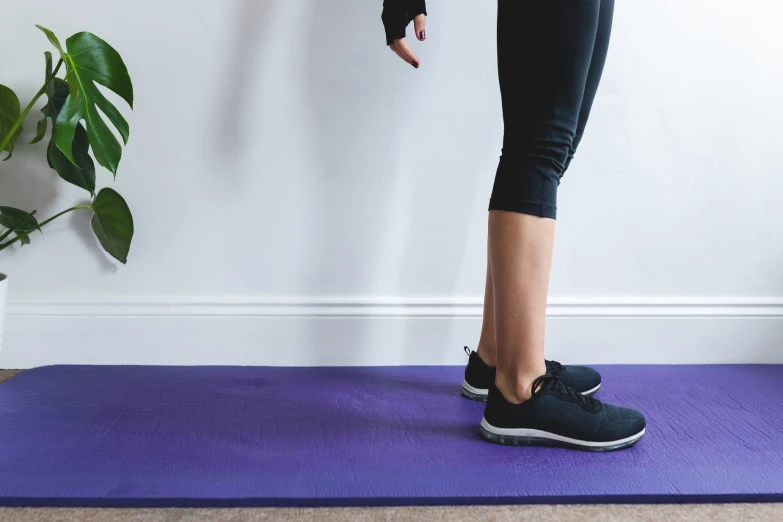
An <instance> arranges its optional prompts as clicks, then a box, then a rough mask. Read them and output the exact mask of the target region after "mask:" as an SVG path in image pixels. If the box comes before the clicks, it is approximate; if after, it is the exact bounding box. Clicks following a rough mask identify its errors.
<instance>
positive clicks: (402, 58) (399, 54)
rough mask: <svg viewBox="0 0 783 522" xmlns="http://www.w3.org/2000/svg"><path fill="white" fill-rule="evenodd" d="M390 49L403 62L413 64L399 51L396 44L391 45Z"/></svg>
mask: <svg viewBox="0 0 783 522" xmlns="http://www.w3.org/2000/svg"><path fill="white" fill-rule="evenodd" d="M389 49H391V50H392V51H393V52H394V53H395V54H396V55H397V56H399V57H400V59H401V60H402V61H404V62H407V63H411V62H409V61H408V59H407V58H405V56H403V54H402V53H401V52H400V51H398V50H397V45H396V44H391V45H390V46H389Z"/></svg>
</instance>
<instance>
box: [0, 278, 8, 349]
mask: <svg viewBox="0 0 783 522" xmlns="http://www.w3.org/2000/svg"><path fill="white" fill-rule="evenodd" d="M7 297H8V276H6V275H5V274H3V273H2V272H0V354H2V353H3V323H4V322H5V301H6V298H7Z"/></svg>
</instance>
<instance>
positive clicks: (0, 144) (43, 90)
mask: <svg viewBox="0 0 783 522" xmlns="http://www.w3.org/2000/svg"><path fill="white" fill-rule="evenodd" d="M62 64H63V59H62V58H60V61H59V62H57V67H55V69H54V71H52V74H51V75H49V77H48V78H46V83H44V85H43V87H41V89H40V90H39V91H38V93H36V95H35V98H33V99H32V101H31V102H30V103H28V104H27V107H25V109H24V112H22V115H21V116H19V119H18V120H16V123H14V126H13V127H11V132H9V133H8V135H6V136H5V137H4V138H2V140H3V141H0V151H4V150H5V148H6V146H8V144H9V143H10V142H11V140H12V139H13V136H14V135H16V131H17V130H19V127H21V126H22V121H24V119H25V117H26V116H27V113H29V112H30V111H31V110H32V109H33V105H35V102H37V101H38V98H40V97H41V96H43V95H44V94H45V93H46V90H47V89H48V88H49V83H50V82H51V81H52V80H54V77H55V76H57V71H59V70H60V67H61V66H62ZM0 246H2V245H0Z"/></svg>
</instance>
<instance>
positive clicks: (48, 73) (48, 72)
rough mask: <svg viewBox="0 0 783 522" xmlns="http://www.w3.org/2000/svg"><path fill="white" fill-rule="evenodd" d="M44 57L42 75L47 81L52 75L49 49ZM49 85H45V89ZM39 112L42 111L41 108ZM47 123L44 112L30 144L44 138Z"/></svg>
mask: <svg viewBox="0 0 783 522" xmlns="http://www.w3.org/2000/svg"><path fill="white" fill-rule="evenodd" d="M44 58H45V59H46V74H45V75H44V81H47V80H48V79H49V77H50V76H51V75H52V53H50V52H49V51H45V52H44ZM51 83H52V82H50V83H49V85H51ZM49 85H47V91H48V87H49ZM41 112H43V110H42V111H41ZM52 121H54V120H52ZM47 124H48V122H47V121H46V113H44V117H43V118H42V119H41V121H39V122H38V129H37V132H36V133H35V138H33V141H31V142H30V145H32V144H34V143H38V142H39V141H41V140H42V139H44V136H45V135H46V127H47Z"/></svg>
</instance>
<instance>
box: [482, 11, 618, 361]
mask: <svg viewBox="0 0 783 522" xmlns="http://www.w3.org/2000/svg"><path fill="white" fill-rule="evenodd" d="M613 14H614V0H601V5H600V9H599V16H598V27H597V30H596V37H595V42H594V45H593V53H592V55H591V57H590V67H589V69H588V72H587V78H586V81H585V90H584V95H583V97H582V102H581V106H580V109H579V119H578V122H577V126H576V133H575V135H574V139H573V141H572V143H571V146H570V147H569V151H568V159H567V160H566V163H565V165H564V166H563V172H562V174H561V176H560V178H562V175H563V174H565V172H566V171H567V170H568V167H569V165H570V164H571V160H572V159H573V158H574V154H575V153H576V149H577V147H578V146H579V143H580V142H581V140H582V136H583V135H584V131H585V127H586V126H587V120H588V119H589V117H590V110H591V109H592V106H593V101H594V100H595V95H596V93H597V92H598V86H599V84H600V82H601V76H602V74H603V70H604V65H605V63H606V56H607V53H608V50H609V40H610V37H611V33H612V19H613ZM560 178H558V183H559V182H560ZM494 308H495V307H494V290H493V280H492V268H491V264H490V262H489V255H487V278H486V284H485V288H484V313H483V317H482V325H481V334H480V336H479V342H478V347H477V349H476V351H477V352H478V354H479V357H481V359H482V361H484V362H485V363H486V364H488V365H490V366H495V365H496V362H497V352H496V341H495V314H494Z"/></svg>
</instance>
